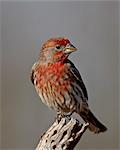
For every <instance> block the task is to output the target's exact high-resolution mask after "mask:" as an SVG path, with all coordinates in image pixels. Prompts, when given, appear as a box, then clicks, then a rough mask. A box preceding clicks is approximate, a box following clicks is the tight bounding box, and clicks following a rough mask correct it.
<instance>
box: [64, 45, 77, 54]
mask: <svg viewBox="0 0 120 150" xmlns="http://www.w3.org/2000/svg"><path fill="white" fill-rule="evenodd" d="M76 50H77V48H76V47H74V46H73V45H72V44H67V45H66V47H65V49H64V52H65V53H66V54H70V53H72V52H74V51H76Z"/></svg>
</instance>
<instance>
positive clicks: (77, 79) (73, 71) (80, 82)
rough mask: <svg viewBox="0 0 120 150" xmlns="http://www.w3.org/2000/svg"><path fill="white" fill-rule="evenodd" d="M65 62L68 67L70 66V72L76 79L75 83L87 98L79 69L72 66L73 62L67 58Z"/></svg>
mask: <svg viewBox="0 0 120 150" xmlns="http://www.w3.org/2000/svg"><path fill="white" fill-rule="evenodd" d="M67 63H68V64H69V66H70V67H69V68H70V72H71V74H72V76H73V77H74V78H75V80H76V81H77V84H78V85H79V86H80V88H81V90H82V92H83V94H84V97H85V99H86V100H87V99H88V94H87V90H86V87H85V84H84V82H83V80H82V77H81V75H80V73H79V71H78V70H77V68H76V67H75V66H74V64H73V63H72V62H71V61H70V60H67Z"/></svg>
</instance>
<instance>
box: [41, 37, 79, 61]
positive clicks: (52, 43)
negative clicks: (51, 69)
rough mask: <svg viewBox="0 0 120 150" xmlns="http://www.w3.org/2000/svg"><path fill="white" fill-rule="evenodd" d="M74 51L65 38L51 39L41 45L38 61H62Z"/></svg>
mask: <svg viewBox="0 0 120 150" xmlns="http://www.w3.org/2000/svg"><path fill="white" fill-rule="evenodd" d="M76 50H77V49H76V48H75V47H74V46H73V45H72V44H71V43H70V41H69V40H68V39H67V38H51V39H49V40H48V41H47V42H45V43H44V44H43V46H42V49H41V52H40V59H41V60H42V61H46V62H57V61H62V60H64V59H66V58H67V57H68V56H69V54H70V53H72V52H74V51H76Z"/></svg>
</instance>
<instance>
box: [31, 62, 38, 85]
mask: <svg viewBox="0 0 120 150" xmlns="http://www.w3.org/2000/svg"><path fill="white" fill-rule="evenodd" d="M37 66H38V62H35V63H34V65H33V66H32V69H31V73H30V80H31V82H32V84H34V73H35V68H36V67H37Z"/></svg>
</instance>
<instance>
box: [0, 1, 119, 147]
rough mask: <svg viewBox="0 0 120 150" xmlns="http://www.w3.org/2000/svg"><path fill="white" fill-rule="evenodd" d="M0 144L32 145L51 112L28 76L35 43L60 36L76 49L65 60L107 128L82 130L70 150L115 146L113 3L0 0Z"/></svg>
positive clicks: (35, 53) (37, 45) (115, 15)
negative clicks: (71, 64) (73, 149)
mask: <svg viewBox="0 0 120 150" xmlns="http://www.w3.org/2000/svg"><path fill="white" fill-rule="evenodd" d="M1 7H2V9H0V11H1V12H2V14H1V13H0V15H1V16H0V17H1V21H0V26H1V31H2V33H1V35H2V39H0V42H1V43H0V47H1V48H2V134H1V135H2V136H1V137H2V146H1V149H15V150H17V149H19V150H20V149H33V148H34V147H35V146H36V144H37V142H38V139H39V137H40V135H41V134H42V133H43V132H44V131H45V130H47V129H48V127H49V126H50V125H51V124H52V122H53V121H54V117H55V112H54V111H51V110H49V109H48V108H47V107H46V106H45V105H44V104H42V102H41V101H40V100H39V97H38V95H37V93H36V91H35V89H34V87H33V85H32V84H31V82H30V80H29V74H30V70H31V67H32V65H33V63H34V62H35V61H36V60H37V58H38V54H39V48H40V46H41V44H42V43H43V42H44V41H46V40H47V39H49V38H50V37H59V36H66V37H68V38H69V39H70V41H71V42H72V43H73V45H74V46H76V47H77V48H78V49H79V50H78V51H77V52H76V53H74V54H72V55H71V57H70V58H71V60H72V61H73V62H74V64H75V65H76V67H77V68H78V69H79V70H80V72H81V75H82V77H83V80H84V82H85V84H86V87H87V89H88V94H89V105H90V107H91V109H92V110H93V112H94V113H95V114H96V116H97V117H98V118H99V119H100V120H101V121H102V122H103V123H104V124H105V125H106V126H107V127H108V131H107V132H106V133H104V134H100V135H94V134H92V133H91V132H89V131H87V132H86V133H85V134H84V135H83V137H82V139H81V141H80V143H79V144H78V145H77V147H76V150H79V149H118V134H119V132H118V131H119V129H118V128H119V126H118V120H119V118H118V107H119V106H118V8H119V6H118V2H117V1H108V2H107V1H106V2H105V1H98V2H97V1H78V2H64V1H63V2H62V1H61V2H40V1H39V2H28V1H26V2H23V1H19V2H17V1H16V2H15V1H13V2H9V1H2V2H1Z"/></svg>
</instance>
